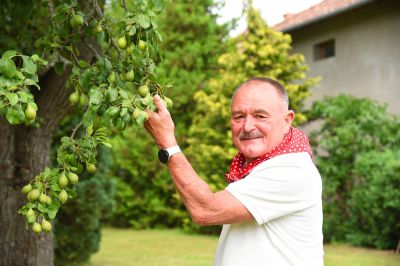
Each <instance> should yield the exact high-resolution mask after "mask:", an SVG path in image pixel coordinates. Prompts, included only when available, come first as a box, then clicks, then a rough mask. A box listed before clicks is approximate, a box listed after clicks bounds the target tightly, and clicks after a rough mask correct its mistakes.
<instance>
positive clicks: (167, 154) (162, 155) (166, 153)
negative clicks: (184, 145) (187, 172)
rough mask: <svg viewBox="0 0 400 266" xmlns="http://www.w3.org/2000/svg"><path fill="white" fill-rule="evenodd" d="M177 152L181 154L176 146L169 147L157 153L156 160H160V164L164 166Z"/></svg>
mask: <svg viewBox="0 0 400 266" xmlns="http://www.w3.org/2000/svg"><path fill="white" fill-rule="evenodd" d="M178 152H181V149H180V148H179V146H178V145H177V146H173V147H169V148H167V149H161V150H159V151H158V159H159V160H160V162H162V163H164V164H166V163H168V162H169V160H170V158H171V157H172V155H174V154H177V153H178Z"/></svg>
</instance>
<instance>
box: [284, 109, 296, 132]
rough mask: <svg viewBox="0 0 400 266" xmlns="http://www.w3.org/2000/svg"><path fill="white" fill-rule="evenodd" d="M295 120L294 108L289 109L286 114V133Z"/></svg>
mask: <svg viewBox="0 0 400 266" xmlns="http://www.w3.org/2000/svg"><path fill="white" fill-rule="evenodd" d="M293 120H294V112H293V111H292V110H289V111H287V113H286V116H285V134H286V133H288V132H289V129H290V127H291V125H292V122H293Z"/></svg>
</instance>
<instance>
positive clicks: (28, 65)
mask: <svg viewBox="0 0 400 266" xmlns="http://www.w3.org/2000/svg"><path fill="white" fill-rule="evenodd" d="M22 61H23V65H22V69H23V70H24V71H25V72H26V73H29V74H32V75H34V74H36V71H37V68H36V64H35V63H33V61H32V59H31V58H30V57H29V56H26V55H23V56H22Z"/></svg>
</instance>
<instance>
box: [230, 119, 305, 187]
mask: <svg viewBox="0 0 400 266" xmlns="http://www.w3.org/2000/svg"><path fill="white" fill-rule="evenodd" d="M296 152H308V153H309V154H310V156H311V157H312V151H311V147H310V144H309V143H308V137H307V136H306V134H304V132H303V131H301V130H300V129H297V128H294V127H290V129H289V132H288V133H287V134H286V135H285V137H284V138H283V141H282V142H281V143H280V144H279V145H278V146H276V147H275V148H273V149H272V150H271V151H269V152H267V153H266V154H264V155H262V156H260V157H258V158H257V159H255V160H254V161H252V162H251V163H249V164H248V165H245V163H246V158H245V157H244V155H243V153H241V152H239V153H238V154H237V155H236V156H235V158H233V161H232V163H231V167H230V170H229V173H227V174H225V176H226V178H227V179H228V181H229V182H230V183H231V182H235V181H238V180H240V179H242V178H244V177H246V176H247V175H248V174H249V173H250V172H251V170H253V168H254V167H256V166H257V165H258V164H260V163H262V162H264V161H266V160H269V159H271V158H273V157H275V156H278V155H282V154H286V153H296Z"/></svg>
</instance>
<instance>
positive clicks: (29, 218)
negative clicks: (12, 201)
mask: <svg viewBox="0 0 400 266" xmlns="http://www.w3.org/2000/svg"><path fill="white" fill-rule="evenodd" d="M27 218H28V219H27V222H28V223H29V224H31V223H33V222H35V221H36V216H34V215H33V216H29V217H27Z"/></svg>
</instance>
